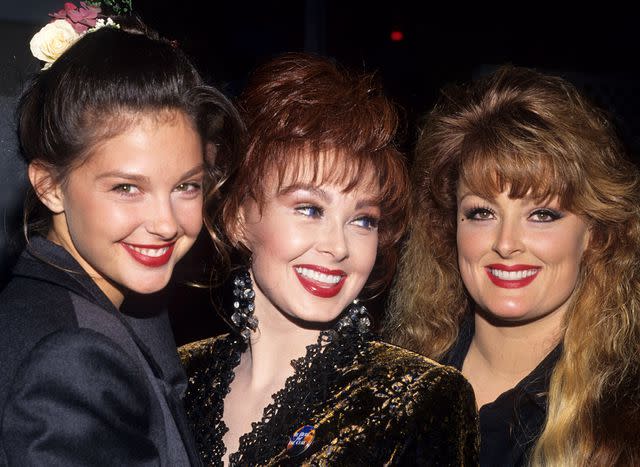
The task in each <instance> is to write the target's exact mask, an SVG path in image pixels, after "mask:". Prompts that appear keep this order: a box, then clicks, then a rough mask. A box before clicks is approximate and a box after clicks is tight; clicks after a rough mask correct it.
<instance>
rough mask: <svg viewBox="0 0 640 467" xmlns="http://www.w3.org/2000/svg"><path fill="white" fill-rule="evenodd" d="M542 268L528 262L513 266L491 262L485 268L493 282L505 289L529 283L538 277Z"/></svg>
mask: <svg viewBox="0 0 640 467" xmlns="http://www.w3.org/2000/svg"><path fill="white" fill-rule="evenodd" d="M540 269H541V268H540V267H539V266H531V265H528V264H516V265H513V266H507V265H505V264H490V265H488V266H486V267H485V268H484V270H485V271H486V272H487V276H489V279H491V282H493V283H494V284H495V285H497V286H498V287H502V288H505V289H519V288H520V287H525V286H527V285H529V284H530V283H531V282H533V280H534V279H535V278H536V277H538V272H540Z"/></svg>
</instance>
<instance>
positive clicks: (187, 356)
mask: <svg viewBox="0 0 640 467" xmlns="http://www.w3.org/2000/svg"><path fill="white" fill-rule="evenodd" d="M227 344H231V335H230V334H223V335H221V336H216V337H208V338H206V339H202V340H199V341H195V342H191V343H189V344H185V345H182V346H180V347H178V355H179V356H180V362H181V363H182V366H183V367H184V368H185V370H186V371H187V374H189V373H191V372H192V371H195V369H196V368H198V367H200V366H201V365H207V363H208V362H210V361H211V358H212V357H214V356H217V355H218V354H219V353H220V352H221V351H222V350H223V348H224V347H226V345H227ZM190 370H191V371H190Z"/></svg>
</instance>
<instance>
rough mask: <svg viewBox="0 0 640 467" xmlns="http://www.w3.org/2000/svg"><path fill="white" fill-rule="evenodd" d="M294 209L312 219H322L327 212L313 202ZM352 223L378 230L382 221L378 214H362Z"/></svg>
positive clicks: (367, 228)
mask: <svg viewBox="0 0 640 467" xmlns="http://www.w3.org/2000/svg"><path fill="white" fill-rule="evenodd" d="M294 210H295V211H296V212H297V213H299V214H301V215H303V216H305V217H309V218H311V219H320V218H322V217H323V216H324V213H325V210H324V209H323V208H321V207H319V206H315V205H312V204H306V205H302V206H296V207H295V208H294ZM350 223H351V224H353V225H355V226H357V227H362V228H363V229H366V230H376V229H377V228H378V224H379V223H380V219H378V218H377V217H376V216H370V215H360V216H357V217H356V218H354V219H353V220H352V221H351V222H350Z"/></svg>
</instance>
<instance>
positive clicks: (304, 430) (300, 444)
mask: <svg viewBox="0 0 640 467" xmlns="http://www.w3.org/2000/svg"><path fill="white" fill-rule="evenodd" d="M315 436H316V429H315V427H314V426H313V425H304V426H302V427H300V428H298V429H297V430H296V431H295V433H293V434H292V435H291V436H290V437H289V443H288V444H287V452H288V454H289V455H290V456H297V455H299V454H302V453H303V452H305V451H306V450H307V449H309V446H311V443H313V438H315Z"/></svg>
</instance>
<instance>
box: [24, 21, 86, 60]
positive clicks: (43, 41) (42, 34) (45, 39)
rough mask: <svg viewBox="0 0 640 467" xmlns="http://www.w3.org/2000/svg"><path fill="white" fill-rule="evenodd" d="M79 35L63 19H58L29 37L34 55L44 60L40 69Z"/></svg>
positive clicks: (60, 53) (54, 58) (61, 52)
mask: <svg viewBox="0 0 640 467" xmlns="http://www.w3.org/2000/svg"><path fill="white" fill-rule="evenodd" d="M79 37H80V35H79V34H78V33H77V32H76V31H75V30H74V29H73V26H71V25H70V24H69V23H68V22H67V21H66V20H64V19H58V20H56V21H53V22H51V23H49V24H47V25H46V26H45V27H43V28H42V29H40V31H38V32H37V33H36V34H35V35H34V36H33V37H32V38H31V42H30V43H29V47H30V48H31V53H32V54H33V56H34V57H36V58H37V59H39V60H42V61H43V62H45V65H44V67H42V69H43V70H46V69H47V68H49V67H50V66H51V64H52V63H53V62H54V61H55V60H56V59H57V58H58V57H59V56H60V55H62V54H63V53H64V51H65V50H67V49H68V48H69V47H70V46H71V44H73V43H74V42H75V41H77V40H78V38H79Z"/></svg>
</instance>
